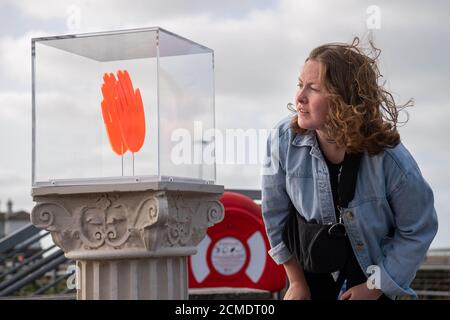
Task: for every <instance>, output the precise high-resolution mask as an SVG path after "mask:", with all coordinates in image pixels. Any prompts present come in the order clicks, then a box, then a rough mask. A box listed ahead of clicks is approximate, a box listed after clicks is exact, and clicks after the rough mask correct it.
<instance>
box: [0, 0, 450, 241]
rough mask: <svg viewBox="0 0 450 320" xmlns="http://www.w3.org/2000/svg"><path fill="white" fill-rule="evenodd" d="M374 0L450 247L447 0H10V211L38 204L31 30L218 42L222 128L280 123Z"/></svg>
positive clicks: (3, 53)
mask: <svg viewBox="0 0 450 320" xmlns="http://www.w3.org/2000/svg"><path fill="white" fill-rule="evenodd" d="M371 5H375V6H377V7H378V8H379V10H380V11H379V12H380V15H379V17H380V20H379V22H380V24H379V26H380V28H379V29H371V32H372V34H373V36H374V38H375V41H376V44H377V46H378V47H379V48H381V49H382V54H381V58H380V59H381V60H380V68H381V72H382V74H383V76H384V79H385V80H386V81H387V83H386V85H387V87H388V89H390V90H391V91H392V92H393V93H394V97H395V98H396V99H397V101H398V102H400V103H401V102H406V101H407V100H408V99H409V98H414V99H415V107H413V108H412V109H410V110H409V116H410V121H409V122H408V124H407V125H406V126H404V127H402V128H401V129H400V133H401V136H402V140H403V142H404V144H405V145H406V147H407V148H408V149H409V150H410V151H411V153H412V154H413V156H414V157H415V159H416V160H417V162H418V164H419V166H420V168H421V170H422V173H423V174H424V176H425V178H426V179H427V180H428V182H429V183H430V185H431V186H432V188H433V190H434V192H435V201H436V203H435V206H436V209H437V212H438V215H439V219H440V230H439V233H438V235H437V237H436V239H435V241H434V242H433V245H432V246H433V247H450V232H448V230H450V196H449V195H450V166H449V163H450V142H449V139H450V125H449V123H448V121H449V120H450V108H449V107H450V106H449V103H450V94H449V91H450V90H449V89H450V59H449V56H450V22H449V21H450V4H449V3H448V2H446V1H427V2H424V1H395V2H394V1H356V0H355V1H302V0H280V1H275V0H271V1H261V0H239V1H201V0H189V1H183V0H176V1H171V0H164V1H162V0H161V1H156V0H155V1H143V0H142V1H141V0H136V1H133V0H130V1H117V0H108V1H107V0H98V1H83V0H67V1H66V0H41V1H33V0H0V148H1V151H0V201H1V206H0V211H5V209H6V206H5V203H6V201H7V199H9V198H10V199H12V200H13V201H14V203H15V209H16V210H18V209H25V210H30V209H31V208H32V206H33V202H32V199H31V197H30V189H31V59H30V55H31V52H30V38H31V37H37V36H45V35H61V34H70V33H83V32H96V31H109V30H119V29H129V28H140V27H152V26H160V27H162V28H165V29H167V30H169V31H172V32H174V33H177V34H180V35H182V36H184V37H187V38H189V39H192V40H194V41H196V42H198V43H201V44H203V45H205V46H207V47H210V48H212V49H213V50H214V52H215V93H216V100H215V102H216V126H217V128H218V129H220V130H225V129H229V128H234V129H236V128H242V129H249V128H255V129H269V128H271V127H273V125H274V124H276V123H277V122H278V120H279V119H281V118H282V117H284V116H285V115H287V114H288V111H287V109H286V104H287V103H288V102H290V101H293V96H294V93H295V89H296V81H297V80H296V79H297V77H298V74H299V71H300V68H301V66H302V63H303V61H304V59H305V57H306V56H307V54H308V53H309V51H310V50H311V49H312V48H314V47H316V46H317V45H320V44H323V43H326V42H335V41H339V42H349V41H351V39H352V37H353V36H356V35H357V36H360V37H367V35H368V33H369V29H368V27H367V21H368V19H369V22H370V21H372V22H373V20H370V19H372V18H373V17H374V16H373V11H370V12H369V13H368V12H367V9H368V8H369V6H371ZM77 10H79V13H80V14H79V19H75V20H74V12H76V11H77ZM372 26H374V25H373V24H372ZM217 169H218V171H217V183H219V184H224V185H225V187H227V188H232V187H235V188H238V187H241V188H259V186H260V177H259V166H257V165H254V166H231V165H222V166H218V168H217Z"/></svg>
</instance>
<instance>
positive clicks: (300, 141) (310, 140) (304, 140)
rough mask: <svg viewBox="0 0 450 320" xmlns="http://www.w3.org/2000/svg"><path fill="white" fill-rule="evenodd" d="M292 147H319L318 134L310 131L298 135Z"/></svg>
mask: <svg viewBox="0 0 450 320" xmlns="http://www.w3.org/2000/svg"><path fill="white" fill-rule="evenodd" d="M292 145H294V146H296V147H318V143H317V138H316V132H315V131H314V130H308V131H307V132H306V133H305V134H300V133H297V134H296V135H295V137H294V139H293V140H292Z"/></svg>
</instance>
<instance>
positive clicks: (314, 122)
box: [295, 60, 329, 130]
mask: <svg viewBox="0 0 450 320" xmlns="http://www.w3.org/2000/svg"><path fill="white" fill-rule="evenodd" d="M320 67H321V64H320V62H318V61H315V60H308V61H306V63H305V65H304V66H303V70H302V72H301V73H300V77H299V83H298V91H297V94H296V96H295V102H296V109H297V113H298V120H297V122H298V125H299V126H300V127H301V128H303V129H311V130H321V129H323V125H324V123H325V119H326V117H327V114H328V109H329V106H328V101H327V98H326V92H325V88H324V86H323V85H322V84H321V82H320Z"/></svg>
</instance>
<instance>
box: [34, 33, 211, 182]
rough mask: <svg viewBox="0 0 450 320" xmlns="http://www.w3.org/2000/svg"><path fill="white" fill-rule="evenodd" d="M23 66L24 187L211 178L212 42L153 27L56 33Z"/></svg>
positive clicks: (36, 43)
mask: <svg viewBox="0 0 450 320" xmlns="http://www.w3.org/2000/svg"><path fill="white" fill-rule="evenodd" d="M32 66H33V73H32V77H33V79H32V80H33V81H32V91H33V92H32V94H33V95H32V97H33V98H32V102H33V187H40V186H62V185H84V184H97V183H105V182H107V183H110V182H112V183H116V182H117V183H120V182H141V181H198V182H200V183H211V182H214V181H215V161H214V134H213V132H214V53H213V51H212V50H211V49H209V48H207V47H204V46H202V45H199V44H197V43H195V42H193V41H190V40H188V39H185V38H183V37H180V36H178V35H175V34H173V33H171V32H168V31H166V30H163V29H161V28H146V29H135V30H125V31H115V32H104V33H91V34H80V35H67V36H55V37H45V38H34V39H32ZM211 133H212V134H211Z"/></svg>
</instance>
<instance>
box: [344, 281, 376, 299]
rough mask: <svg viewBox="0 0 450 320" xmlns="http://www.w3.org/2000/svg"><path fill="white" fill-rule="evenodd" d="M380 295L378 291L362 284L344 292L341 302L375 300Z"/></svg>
mask: <svg viewBox="0 0 450 320" xmlns="http://www.w3.org/2000/svg"><path fill="white" fill-rule="evenodd" d="M382 294H383V292H382V291H381V290H380V289H369V288H368V287H367V284H366V283H365V282H364V283H361V284H359V285H357V286H354V287H351V288H350V289H348V290H347V291H345V292H344V293H343V294H342V296H341V300H377V299H378V298H379V297H381V295H382Z"/></svg>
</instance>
